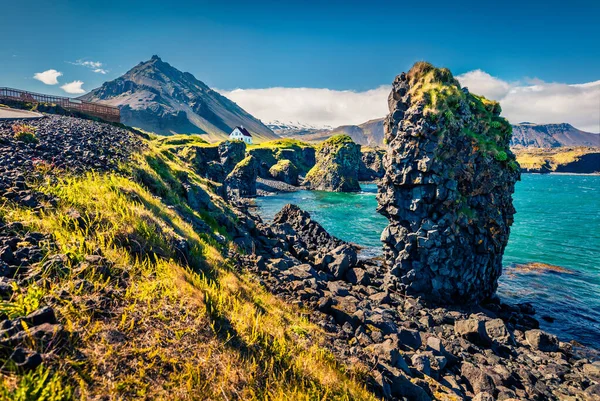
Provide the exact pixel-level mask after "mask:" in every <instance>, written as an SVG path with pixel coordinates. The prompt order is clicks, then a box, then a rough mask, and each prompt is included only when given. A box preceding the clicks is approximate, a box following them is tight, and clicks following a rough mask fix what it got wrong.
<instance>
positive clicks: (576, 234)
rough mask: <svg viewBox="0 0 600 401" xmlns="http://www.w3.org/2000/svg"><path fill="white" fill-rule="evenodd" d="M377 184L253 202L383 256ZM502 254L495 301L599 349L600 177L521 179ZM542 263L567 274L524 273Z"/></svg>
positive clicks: (266, 212)
mask: <svg viewBox="0 0 600 401" xmlns="http://www.w3.org/2000/svg"><path fill="white" fill-rule="evenodd" d="M376 193H377V186H376V185H375V184H363V185H362V192H360V193H351V194H348V193H333V192H321V191H298V192H290V193H282V194H278V195H274V196H269V197H263V198H258V199H256V204H257V206H258V211H259V213H260V215H261V216H262V217H263V218H264V219H266V220H269V219H272V218H273V216H274V215H275V214H276V213H277V212H278V211H279V210H280V209H281V208H282V207H283V206H284V205H285V204H287V203H293V204H296V205H298V206H300V207H301V208H302V209H304V210H306V211H308V212H309V213H310V214H311V216H312V218H313V219H315V220H316V221H318V222H319V223H321V225H323V227H325V229H327V230H328V231H329V232H330V233H331V234H333V235H335V236H337V237H339V238H341V239H344V240H346V241H350V242H353V243H356V244H358V245H361V246H363V247H364V250H363V251H362V252H361V254H362V256H363V257H373V256H379V255H381V254H382V249H381V242H380V241H379V236H380V234H381V231H382V230H383V228H384V227H385V226H386V225H387V219H386V218H384V217H383V216H381V215H379V214H378V213H377V212H376V211H375V208H376V207H377V200H376V199H375V194H376ZM514 204H515V208H516V209H517V214H516V215H515V223H514V225H513V226H512V229H511V234H510V240H509V244H508V247H507V248H506V252H505V254H504V272H503V275H502V277H501V278H500V286H499V289H498V294H499V295H500V297H501V298H502V299H504V300H506V301H508V302H531V303H532V304H533V305H534V306H535V308H536V310H537V314H536V317H537V318H538V320H539V321H540V325H541V326H542V328H543V329H544V330H547V331H549V332H551V333H554V334H556V335H558V336H559V337H560V338H561V340H563V341H569V340H576V341H578V342H580V343H582V344H585V345H589V346H592V347H594V348H596V349H600V176H588V175H538V174H523V175H522V179H521V181H520V182H518V183H517V185H516V190H515V194H514ZM533 262H539V263H544V264H549V265H553V266H558V267H560V268H562V269H555V270H552V269H523V268H521V267H519V265H520V264H527V263H533Z"/></svg>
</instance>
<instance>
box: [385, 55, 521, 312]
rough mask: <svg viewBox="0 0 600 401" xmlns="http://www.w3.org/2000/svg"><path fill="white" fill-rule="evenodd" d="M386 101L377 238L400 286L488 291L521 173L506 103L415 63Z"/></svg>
mask: <svg viewBox="0 0 600 401" xmlns="http://www.w3.org/2000/svg"><path fill="white" fill-rule="evenodd" d="M389 108H390V114H389V115H388V117H387V118H386V121H385V129H386V140H387V143H388V145H389V151H388V153H387V155H386V157H385V159H384V163H385V167H386V175H385V176H384V178H383V179H382V181H381V184H380V187H379V193H378V201H379V208H378V211H379V212H380V213H382V214H383V215H384V216H386V217H387V218H388V219H389V220H390V224H389V226H388V227H387V228H386V229H385V230H384V232H383V233H382V235H381V240H382V241H383V242H384V250H385V258H386V261H387V263H388V265H389V267H390V269H391V274H392V276H393V277H397V278H398V280H397V287H398V288H399V289H400V290H404V291H406V292H407V293H408V294H420V295H422V296H423V297H425V298H427V299H429V300H433V301H436V302H440V303H468V302H479V301H481V300H483V299H485V298H487V297H489V296H491V295H492V294H493V293H494V292H495V291H496V288H497V280H498V277H499V276H500V274H501V272H502V254H503V252H504V248H505V246H506V244H507V241H508V235H509V227H510V225H511V224H512V222H513V215H514V213H515V210H514V208H513V205H512V193H513V192H514V184H515V181H517V180H518V179H519V168H518V164H517V163H516V162H515V161H514V155H513V154H512V153H511V152H510V150H509V148H508V144H509V141H510V134H511V128H510V125H509V124H508V122H507V121H506V120H505V119H503V118H502V117H500V116H499V115H500V106H499V105H498V103H496V102H492V101H488V100H486V99H484V98H481V97H478V96H475V95H472V94H470V93H469V92H468V91H467V90H466V89H462V88H461V87H460V85H459V83H458V81H457V80H456V79H454V77H453V76H452V74H451V73H450V71H448V70H446V69H437V68H434V67H433V66H431V65H430V64H427V63H417V64H415V66H414V67H413V68H412V69H411V71H410V72H409V73H407V74H405V73H403V74H401V75H399V76H397V77H396V80H395V81H394V84H393V88H392V92H391V93H390V96H389Z"/></svg>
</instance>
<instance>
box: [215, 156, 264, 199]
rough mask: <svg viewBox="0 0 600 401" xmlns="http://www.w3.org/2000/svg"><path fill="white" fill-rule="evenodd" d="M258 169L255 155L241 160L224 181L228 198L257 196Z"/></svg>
mask: <svg viewBox="0 0 600 401" xmlns="http://www.w3.org/2000/svg"><path fill="white" fill-rule="evenodd" d="M257 171H258V163H257V161H256V159H255V158H254V157H253V156H248V157H246V158H245V159H243V160H242V161H240V162H239V163H238V164H237V165H236V166H235V167H234V169H233V171H232V172H231V173H229V175H228V176H227V178H225V181H224V182H223V187H224V188H225V195H226V197H227V199H229V200H236V199H240V198H251V197H254V196H256V177H257V174H256V172H257Z"/></svg>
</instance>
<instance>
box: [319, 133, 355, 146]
mask: <svg viewBox="0 0 600 401" xmlns="http://www.w3.org/2000/svg"><path fill="white" fill-rule="evenodd" d="M349 143H354V141H353V140H352V138H350V136H348V135H346V134H338V135H334V136H332V137H331V138H328V139H326V140H324V141H323V142H321V143H320V144H319V146H318V147H319V148H323V147H325V146H335V147H340V146H344V145H346V144H349Z"/></svg>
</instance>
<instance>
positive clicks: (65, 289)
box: [0, 137, 373, 400]
mask: <svg viewBox="0 0 600 401" xmlns="http://www.w3.org/2000/svg"><path fill="white" fill-rule="evenodd" d="M174 140H175V143H174ZM176 142H177V139H176V138H173V137H171V138H168V139H166V140H165V139H163V138H158V139H156V140H153V141H152V142H151V143H150V144H149V150H148V151H146V153H145V154H143V155H139V157H138V158H137V160H135V161H134V163H132V165H131V166H124V170H123V171H121V172H115V173H110V174H89V175H86V176H83V177H66V176H65V177H63V178H62V179H59V180H48V181H46V182H39V183H37V184H35V185H37V186H38V188H39V190H41V191H43V192H46V193H50V194H54V195H57V196H58V197H59V198H60V201H59V204H58V206H57V207H56V208H54V209H51V208H47V209H45V211H43V212H41V213H34V212H32V211H31V210H27V209H24V208H21V207H17V206H15V205H11V204H10V203H0V219H3V220H4V221H5V222H10V221H21V222H23V223H24V224H25V225H26V227H28V228H29V229H32V230H37V231H42V232H45V233H50V234H52V236H53V237H54V239H55V241H56V244H57V247H58V249H49V250H48V254H47V256H46V259H48V258H49V257H51V256H52V255H53V254H57V253H59V254H65V255H67V258H68V261H67V265H68V266H69V267H70V268H69V269H66V270H60V271H54V270H52V269H48V270H46V271H40V272H39V273H40V275H41V277H42V279H41V280H39V281H38V282H37V284H31V285H29V286H28V287H26V288H19V289H17V291H15V295H14V296H13V297H12V298H11V299H10V300H9V301H3V302H2V304H1V308H2V310H3V311H11V313H12V315H11V316H19V315H25V314H27V313H29V312H30V311H32V310H35V309H36V308H37V307H38V306H40V305H45V304H49V305H51V306H53V307H54V308H55V310H56V311H57V315H58V319H59V322H60V323H61V324H62V325H64V327H65V328H66V330H67V331H68V332H69V333H70V334H69V343H70V344H72V345H73V347H66V348H64V349H63V350H62V351H61V352H60V354H58V355H49V356H48V357H47V358H46V362H45V363H44V365H42V366H43V367H40V368H38V369H37V370H36V371H34V372H30V373H27V374H22V373H17V374H15V373H10V374H8V373H3V374H0V377H2V381H1V382H0V399H16V400H31V399H46V400H63V399H88V398H94V397H99V396H107V397H108V399H135V398H140V399H144V398H145V399H169V400H172V399H289V400H301V399H325V398H327V399H372V398H373V397H372V396H371V395H370V393H368V392H367V391H366V390H365V389H364V387H363V385H362V384H361V383H362V382H363V380H362V379H364V377H365V375H364V373H363V372H362V370H361V368H360V367H355V370H353V371H347V370H346V368H345V367H343V366H342V365H340V364H339V363H337V362H336V361H334V358H333V356H332V355H331V354H330V353H329V352H328V351H326V350H325V349H324V348H323V346H322V345H323V341H324V336H325V334H324V333H323V332H322V331H321V330H320V329H318V328H317V327H315V326H314V325H312V324H311V323H309V322H308V321H307V319H306V317H305V314H303V312H302V311H301V310H299V309H298V308H296V307H292V306H290V305H287V304H285V303H283V302H282V301H281V300H279V299H277V298H276V297H274V296H273V295H271V294H269V293H268V292H267V291H265V290H264V289H263V288H261V286H260V285H259V284H257V281H256V279H255V278H253V277H251V276H248V275H246V274H245V273H243V272H238V271H236V270H235V268H234V265H233V263H232V262H231V261H230V260H228V259H227V258H226V256H224V255H226V254H227V252H226V251H227V249H228V248H229V247H232V246H233V245H232V243H230V242H229V241H228V240H227V242H226V243H225V244H222V245H221V244H219V243H217V242H216V241H215V240H214V239H213V236H211V235H208V234H199V233H197V232H195V231H194V230H193V228H192V226H191V224H190V223H189V221H192V220H194V219H200V220H203V221H205V222H206V223H208V224H209V225H210V226H211V229H212V230H214V231H215V232H221V233H223V234H225V235H226V236H227V232H226V230H225V228H224V227H222V226H220V225H219V224H218V223H217V219H216V218H215V217H217V216H216V215H217V214H219V213H225V214H227V215H229V216H230V217H229V218H231V219H235V217H233V215H232V214H231V213H229V212H228V210H227V205H225V204H224V203H223V202H222V200H221V199H220V198H218V197H216V196H214V195H211V200H212V202H213V204H214V205H215V208H214V209H213V210H212V211H211V212H208V211H206V210H200V211H194V210H192V209H191V208H190V207H189V206H188V205H187V203H186V202H185V200H184V199H183V197H182V196H181V183H180V179H179V178H181V177H186V179H187V180H188V182H191V183H193V184H195V185H198V186H200V187H202V188H203V189H204V190H206V191H207V192H209V193H210V188H209V185H210V183H208V182H206V181H205V180H204V179H202V178H201V177H199V176H197V175H196V174H195V173H194V171H193V170H192V169H191V168H190V166H189V165H187V164H185V163H184V162H183V161H182V159H180V158H179V157H178V156H177V153H178V151H179V150H181V149H179V148H178V146H179V145H177V143H176ZM196 142H197V141H196ZM185 145H186V144H183V145H181V146H183V147H185ZM132 177H137V179H134V178H132ZM142 183H143V184H142ZM159 196H160V197H159ZM73 210H76V211H77V212H78V213H79V214H80V215H81V217H82V218H80V219H76V218H74V217H70V216H72V215H73V214H72V211H73ZM174 238H184V239H185V240H186V241H187V242H188V244H189V245H190V252H189V260H188V263H187V264H184V263H182V262H180V261H178V260H177V258H176V257H175V256H176V255H175V254H174V252H173V250H172V248H173V247H172V246H171V244H172V241H173V239H174ZM92 253H101V254H102V255H104V256H105V257H106V258H107V259H108V260H109V261H110V262H111V267H110V269H109V272H108V273H107V274H103V275H101V274H99V273H98V272H97V271H95V270H94V269H91V268H86V265H85V264H83V265H80V262H81V261H83V260H84V258H85V256H86V255H89V254H92ZM158 255H160V256H158ZM76 266H78V267H79V269H76ZM82 266H83V267H82ZM81 279H84V280H86V281H82V280H81ZM115 338H116V339H117V340H115Z"/></svg>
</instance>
